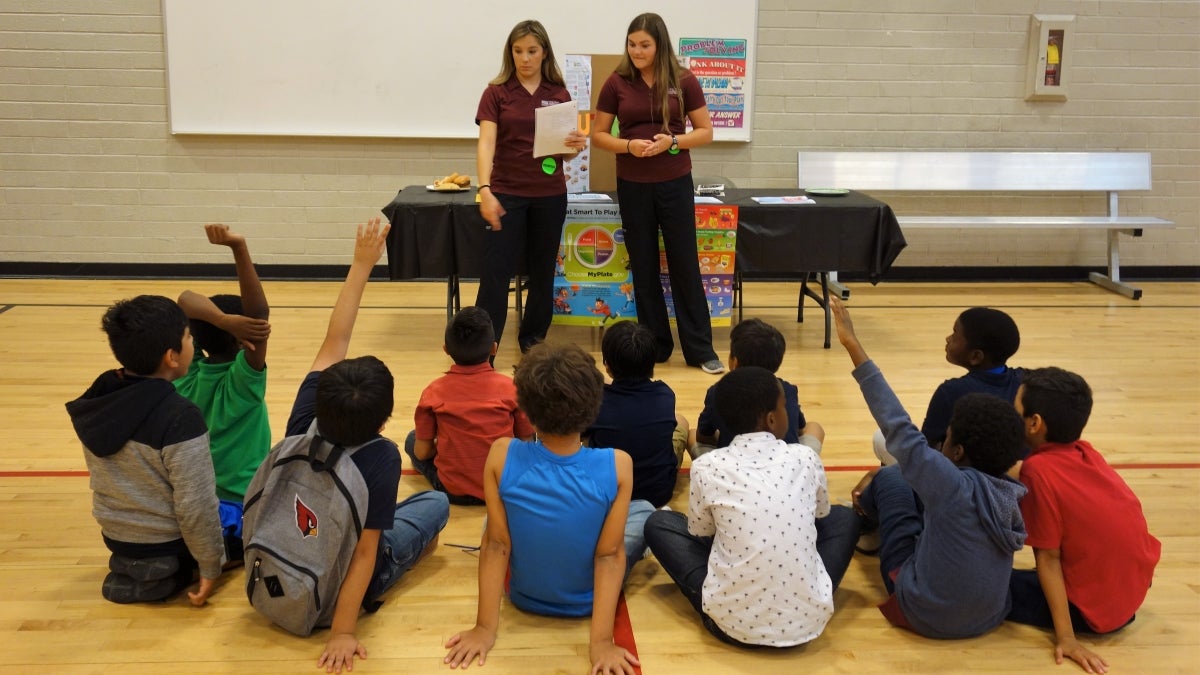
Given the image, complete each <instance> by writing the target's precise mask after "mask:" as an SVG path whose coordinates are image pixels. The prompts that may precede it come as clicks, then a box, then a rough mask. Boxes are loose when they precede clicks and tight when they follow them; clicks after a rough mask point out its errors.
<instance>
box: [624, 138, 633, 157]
mask: <svg viewBox="0 0 1200 675" xmlns="http://www.w3.org/2000/svg"><path fill="white" fill-rule="evenodd" d="M625 153H626V154H629V155H632V154H633V139H632V138H631V139H629V140H627V141H625Z"/></svg>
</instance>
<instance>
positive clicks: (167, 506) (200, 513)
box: [67, 295, 225, 606]
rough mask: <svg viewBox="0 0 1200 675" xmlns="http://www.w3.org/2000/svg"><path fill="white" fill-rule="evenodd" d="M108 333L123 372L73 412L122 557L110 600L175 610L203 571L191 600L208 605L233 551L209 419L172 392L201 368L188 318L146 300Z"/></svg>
mask: <svg viewBox="0 0 1200 675" xmlns="http://www.w3.org/2000/svg"><path fill="white" fill-rule="evenodd" d="M101 325H102V326H103V328H104V332H105V333H106V334H107V335H108V344H109V346H110V347H111V348H112V351H113V355H114V356H116V358H117V361H118V362H119V363H120V364H121V367H120V368H118V369H116V370H109V371H105V372H104V373H102V374H101V375H100V376H99V377H98V378H96V381H95V382H93V383H92V386H91V387H90V388H88V390H87V391H86V392H84V394H83V395H82V396H80V397H79V398H78V399H76V400H74V401H71V402H70V403H68V404H67V413H68V414H69V415H70V416H71V424H72V426H74V428H75V433H76V434H78V435H79V440H81V441H82V442H83V447H84V453H83V456H84V459H85V460H86V461H87V467H88V473H89V474H90V476H91V478H90V484H91V488H92V515H94V516H95V518H96V521H97V522H98V523H99V524H100V532H101V534H102V536H103V537H104V545H105V546H107V547H108V549H109V550H110V551H112V556H111V557H110V558H109V563H108V566H109V569H110V572H109V574H108V576H107V577H105V579H104V585H103V587H102V589H101V592H102V594H103V595H104V597H105V598H106V599H107V600H109V601H111V602H117V603H130V602H154V601H159V600H166V599H167V598H169V597H171V596H172V595H175V594H176V593H178V592H179V591H181V590H183V589H184V588H186V587H187V586H189V585H190V584H191V582H192V576H193V573H194V571H195V569H196V568H197V567H198V568H199V570H200V586H199V588H198V589H197V590H196V591H195V592H189V593H188V599H189V600H191V602H192V604H193V605H197V606H199V605H203V604H204V603H205V601H206V600H207V599H208V596H209V595H210V594H211V593H212V591H213V588H214V585H215V582H216V579H217V577H218V576H220V574H221V565H222V564H223V563H224V561H225V547H224V545H223V544H222V541H221V521H220V518H219V516H218V509H217V491H216V486H215V481H214V478H213V465H212V458H211V457H210V456H209V452H208V430H207V429H206V428H205V426H204V417H203V416H202V415H201V414H200V410H199V408H197V407H196V406H195V404H193V403H192V402H191V401H188V400H187V399H186V398H184V397H182V396H180V395H179V394H178V393H176V391H175V388H174V387H172V386H171V381H172V380H174V379H176V378H179V377H181V376H182V375H183V374H184V373H186V372H187V370H188V366H189V365H190V364H191V362H192V353H193V350H192V336H191V334H190V332H189V330H188V320H187V317H186V316H185V315H184V313H183V310H182V309H180V308H179V305H177V304H175V302H174V301H173V300H171V299H170V298H164V297H162V296H158V295H139V296H137V297H135V298H131V299H128V300H122V301H120V302H118V303H116V304H114V305H113V306H112V307H109V308H108V311H107V312H105V314H104V319H103V321H102V323H101Z"/></svg>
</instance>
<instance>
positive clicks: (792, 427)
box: [696, 377, 808, 448]
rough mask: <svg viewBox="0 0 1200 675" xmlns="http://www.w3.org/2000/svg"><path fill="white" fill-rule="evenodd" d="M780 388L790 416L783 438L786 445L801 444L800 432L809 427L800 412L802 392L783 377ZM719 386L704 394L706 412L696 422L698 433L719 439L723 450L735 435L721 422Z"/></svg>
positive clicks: (780, 380) (719, 446)
mask: <svg viewBox="0 0 1200 675" xmlns="http://www.w3.org/2000/svg"><path fill="white" fill-rule="evenodd" d="M778 380H779V384H780V386H782V387H783V401H784V405H785V406H786V407H787V414H788V430H787V435H786V436H784V437H783V442H784V443H799V442H800V430H801V429H803V428H804V427H805V426H807V425H808V422H806V421H805V419H804V413H803V412H801V411H800V390H799V389H797V388H796V385H794V384H792V383H790V382H788V381H787V380H785V379H783V378H782V377H780V378H778ZM716 390H717V385H715V384H714V385H712V386H711V387H709V388H708V393H706V394H704V410H702V411H700V419H698V420H696V433H697V434H700V435H703V436H713V435H715V436H716V437H717V445H716V447H718V448H723V447H725V446H727V445H729V442H730V441H732V440H733V437H734V436H736V435H737V434H734V433H733V432H732V431H730V430H729V427H727V426H725V423H724V422H723V421H721V416H720V415H718V414H717V404H716Z"/></svg>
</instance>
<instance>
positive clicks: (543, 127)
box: [533, 101, 579, 157]
mask: <svg viewBox="0 0 1200 675" xmlns="http://www.w3.org/2000/svg"><path fill="white" fill-rule="evenodd" d="M578 125H579V104H578V103H577V102H576V101H567V102H566V103H559V104H557V105H548V106H544V107H541V108H536V109H535V110H534V111H533V156H534V157H545V156H546V155H573V154H575V149H574V148H568V147H567V144H566V140H567V134H569V133H571V131H572V130H573V129H575V128H577V127H578Z"/></svg>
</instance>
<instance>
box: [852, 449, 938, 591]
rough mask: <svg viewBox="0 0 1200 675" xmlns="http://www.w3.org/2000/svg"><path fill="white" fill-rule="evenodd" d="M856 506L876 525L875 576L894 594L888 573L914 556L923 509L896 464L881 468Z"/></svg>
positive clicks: (922, 525)
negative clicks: (877, 522) (876, 559)
mask: <svg viewBox="0 0 1200 675" xmlns="http://www.w3.org/2000/svg"><path fill="white" fill-rule="evenodd" d="M859 505H860V506H862V508H863V511H865V512H866V514H867V516H868V517H871V518H875V519H877V520H878V521H879V573H880V575H881V576H882V577H883V585H884V586H886V587H887V591H888V593H894V592H895V591H896V586H895V584H894V583H893V582H892V577H891V573H892V571H893V570H896V569H899V568H900V567H901V566H903V565H904V563H905V562H907V561H908V559H909V558H911V557H912V556H913V553H915V552H916V550H917V540H918V539H919V538H920V537H921V532H922V531H923V530H924V529H925V520H924V509H923V508H922V506H921V503H920V500H919V499H917V493H916V492H913V489H912V488H911V487H909V485H908V481H906V480H904V476H903V475H902V474H901V473H900V465H899V464H893V465H891V466H885V467H883V468H882V469H880V470H879V473H877V474H875V478H873V479H872V480H871V483H870V484H869V485H868V486H867V489H866V490H864V491H863V493H862V496H861V497H859Z"/></svg>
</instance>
